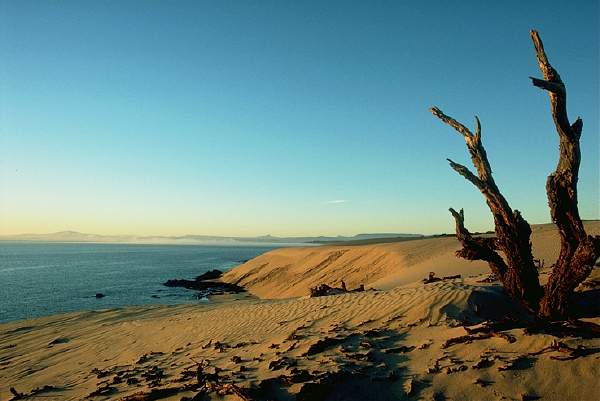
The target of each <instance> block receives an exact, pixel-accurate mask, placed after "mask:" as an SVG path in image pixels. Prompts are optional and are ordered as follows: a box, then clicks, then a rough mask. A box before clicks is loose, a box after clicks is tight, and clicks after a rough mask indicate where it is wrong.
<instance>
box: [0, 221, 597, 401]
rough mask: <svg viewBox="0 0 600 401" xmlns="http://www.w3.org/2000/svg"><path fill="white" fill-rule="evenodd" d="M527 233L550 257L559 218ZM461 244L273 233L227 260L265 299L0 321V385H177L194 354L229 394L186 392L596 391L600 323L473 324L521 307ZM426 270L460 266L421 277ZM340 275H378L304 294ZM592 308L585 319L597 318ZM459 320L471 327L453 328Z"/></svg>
mask: <svg viewBox="0 0 600 401" xmlns="http://www.w3.org/2000/svg"><path fill="white" fill-rule="evenodd" d="M599 227H600V225H599V224H598V223H597V222H594V223H591V224H590V225H589V227H588V230H589V232H590V233H594V231H595V232H596V233H597V232H598V228H599ZM533 244H534V249H535V251H536V256H537V257H540V255H542V256H541V257H542V258H544V259H545V263H546V266H549V265H551V264H552V261H553V260H554V258H555V257H556V251H557V247H558V241H557V238H556V231H554V230H553V228H552V227H551V226H549V225H548V226H536V227H534V235H533ZM457 248H458V244H457V241H456V239H454V238H437V239H431V240H429V239H427V240H418V241H409V242H403V243H396V244H393V243H392V244H381V245H368V246H336V247H318V248H315V247H313V248H297V249H296V248H294V249H280V250H276V251H272V252H269V253H267V254H265V255H262V256H260V257H258V258H256V259H254V260H251V261H249V262H247V263H245V264H244V265H242V266H240V267H238V268H236V269H234V270H233V271H231V272H230V273H228V274H226V275H225V279H226V280H228V281H237V280H240V284H242V285H244V286H247V288H248V289H249V290H250V292H251V293H252V294H253V295H255V296H259V297H261V298H264V299H258V298H252V297H242V298H241V299H240V298H236V297H228V298H227V299H226V300H221V301H217V302H212V303H209V304H202V305H197V306H196V305H185V306H152V307H130V308H123V309H114V310H104V311H94V312H79V313H70V314H65V315H57V316H50V317H44V318H38V319H31V320H27V321H19V322H12V323H6V324H2V325H0V400H3V401H4V400H8V399H10V398H11V397H12V395H11V393H10V391H9V389H10V387H14V388H15V389H16V391H17V392H20V393H30V392H32V391H33V392H34V393H36V390H35V389H38V390H41V391H38V392H37V393H36V394H35V395H34V396H33V397H31V399H44V400H80V399H86V398H87V399H91V400H106V399H114V400H119V399H129V400H132V399H165V400H181V399H185V398H182V397H190V398H191V397H194V395H195V394H197V393H198V388H197V387H198V386H197V383H198V379H197V375H198V366H199V365H200V366H205V365H206V366H205V367H204V368H203V369H202V371H201V373H202V377H203V378H206V377H207V376H206V375H209V376H208V377H209V379H208V380H209V381H210V382H218V383H225V384H226V385H225V386H221V387H219V388H216V389H220V390H222V391H223V392H228V393H229V394H223V395H218V394H217V392H216V391H215V392H212V393H210V394H209V395H207V396H206V398H202V397H199V396H198V397H196V399H226V400H236V399H244V397H247V399H277V400H279V399H281V400H286V399H290V400H293V399H298V400H302V399H304V400H310V399H314V400H319V399H330V400H343V399H350V400H369V399H372V400H387V399H408V400H413V399H424V400H534V399H542V400H598V399H600V384H599V382H598V380H597V378H598V377H599V375H600V359H599V358H600V338H598V336H597V335H596V336H581V335H580V334H581V333H580V332H577V333H579V334H574V332H571V333H566V334H565V333H556V332H548V331H546V332H544V331H535V330H528V329H526V328H525V327H524V326H519V325H516V326H510V325H508V326H506V327H503V328H501V329H494V330H491V329H490V328H489V327H487V326H486V325H482V324H481V322H485V321H488V320H490V319H492V320H497V319H498V318H500V317H502V316H510V317H525V315H524V313H523V312H522V311H521V310H520V308H519V306H518V305H515V304H514V303H513V302H511V301H510V300H509V299H508V298H507V297H506V296H505V295H504V294H503V292H502V290H501V288H500V287H499V286H498V285H496V284H482V283H478V282H477V281H478V280H480V279H481V278H483V277H485V276H486V274H487V268H485V266H483V265H480V264H479V263H468V262H465V261H461V260H460V259H457V258H455V256H454V255H453V252H454V250H455V249H457ZM429 271H435V272H437V273H438V275H440V276H442V275H445V274H462V275H463V278H461V279H453V280H444V281H440V282H435V283H430V284H423V283H422V282H420V281H419V280H420V279H422V278H423V277H425V276H427V274H428V272H429ZM544 273H547V269H546V271H545V272H544ZM593 275H594V278H598V277H599V276H600V275H599V274H598V269H595V271H594V273H593ZM468 276H473V277H468ZM342 279H343V280H345V281H346V283H347V284H348V287H354V286H357V285H359V284H366V286H367V287H373V288H377V290H367V291H365V292H357V293H347V294H342V295H335V296H325V297H318V298H308V297H306V294H307V293H308V288H309V287H311V286H313V285H315V283H327V284H336V283H338V282H339V280H342ZM286 282H287V284H286ZM289 297H296V298H289ZM595 304H596V306H597V301H595ZM592 312H593V311H592ZM597 312H598V311H596V313H588V316H587V317H586V318H584V319H582V320H583V321H588V322H594V323H596V324H600V314H598V313H597ZM465 325H467V326H468V327H471V330H474V332H473V333H472V334H471V336H472V337H470V338H468V341H467V342H460V340H461V337H463V336H465V335H467V334H468V333H467V330H468V327H467V329H465V327H464V326H465ZM565 330H567V331H568V329H567V328H566V329H565ZM586 337H589V338H586ZM456 338H459V340H456V341H457V342H456V343H453V342H454V340H452V339H456ZM449 340H450V341H449ZM462 340H465V338H464V337H463V338H462ZM215 374H216V375H217V376H218V379H217V378H216V377H215V376H214V375H215ZM231 384H233V386H232V385H231ZM44 386H47V387H44ZM239 389H241V390H240V391H241V393H238V394H236V392H237V391H238V390H239ZM245 389H252V390H251V391H245ZM136 394H137V395H136ZM250 397H252V398H250Z"/></svg>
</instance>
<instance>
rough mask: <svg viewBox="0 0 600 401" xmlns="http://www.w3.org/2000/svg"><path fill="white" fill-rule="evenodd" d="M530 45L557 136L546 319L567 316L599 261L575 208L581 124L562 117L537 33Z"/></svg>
mask: <svg viewBox="0 0 600 401" xmlns="http://www.w3.org/2000/svg"><path fill="white" fill-rule="evenodd" d="M530 34H531V40H532V41H533V45H534V48H535V53H536V57H537V61H538V65H539V67H540V71H541V72H542V75H543V77H544V79H543V80H542V79H538V78H533V77H532V78H531V80H532V83H533V85H534V86H536V87H538V88H541V89H544V90H546V91H548V95H549V97H550V111H551V113H552V119H553V120H554V125H555V127H556V132H557V133H558V137H559V160H558V164H557V166H556V170H555V171H554V172H553V173H552V174H550V175H549V176H548V180H547V181H546V193H547V195H548V204H549V206H550V214H551V216H552V221H553V222H554V223H555V224H556V225H557V227H558V231H559V233H560V240H561V241H560V242H561V246H560V254H559V257H558V260H557V261H556V264H555V267H554V269H553V271H552V274H551V275H550V278H549V279H548V284H547V285H546V288H545V293H544V297H543V299H542V301H541V304H540V314H541V315H542V316H546V317H557V316H564V315H566V314H567V312H568V311H567V308H568V303H569V297H570V296H571V293H572V292H573V290H574V289H575V287H577V286H578V285H579V283H581V282H582V281H583V280H585V279H586V278H587V276H588V275H589V274H590V272H591V271H592V266H593V264H594V262H595V260H596V259H597V258H598V257H599V256H600V237H592V236H588V235H587V234H586V232H585V229H584V227H583V223H582V221H581V218H580V217H579V209H578V207H577V181H578V177H579V165H580V163H581V151H580V147H579V138H580V137H581V132H582V128H583V121H582V120H581V118H577V119H576V120H575V122H574V123H573V124H571V123H570V122H569V117H568V115H567V90H566V87H565V84H564V83H563V81H562V79H561V78H560V75H559V74H558V71H556V69H555V68H554V67H552V65H551V64H550V61H549V60H548V56H547V55H546V51H545V50H544V45H543V43H542V40H541V38H540V36H539V34H538V33H537V31H534V30H532V31H531V32H530Z"/></svg>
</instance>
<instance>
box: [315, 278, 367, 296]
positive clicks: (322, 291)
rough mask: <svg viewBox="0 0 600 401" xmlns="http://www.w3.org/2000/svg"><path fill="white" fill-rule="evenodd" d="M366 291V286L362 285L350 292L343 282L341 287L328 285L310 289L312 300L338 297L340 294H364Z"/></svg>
mask: <svg viewBox="0 0 600 401" xmlns="http://www.w3.org/2000/svg"><path fill="white" fill-rule="evenodd" d="M364 290H365V286H364V284H361V285H360V286H358V287H357V288H355V289H353V290H348V289H347V288H346V283H344V281H343V280H342V284H341V286H340V287H331V286H329V285H327V284H320V285H318V286H316V287H312V288H310V297H311V298H314V297H324V296H327V295H338V294H345V293H348V292H363V291H364Z"/></svg>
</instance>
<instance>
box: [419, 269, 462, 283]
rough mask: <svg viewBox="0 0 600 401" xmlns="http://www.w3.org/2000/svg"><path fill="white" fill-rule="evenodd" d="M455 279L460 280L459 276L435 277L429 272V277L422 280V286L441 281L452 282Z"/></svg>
mask: <svg viewBox="0 0 600 401" xmlns="http://www.w3.org/2000/svg"><path fill="white" fill-rule="evenodd" d="M456 278H461V275H460V274H455V275H454V276H444V277H436V276H435V272H429V276H428V277H427V278H424V279H423V284H429V283H435V282H436V281H442V280H454V279H456Z"/></svg>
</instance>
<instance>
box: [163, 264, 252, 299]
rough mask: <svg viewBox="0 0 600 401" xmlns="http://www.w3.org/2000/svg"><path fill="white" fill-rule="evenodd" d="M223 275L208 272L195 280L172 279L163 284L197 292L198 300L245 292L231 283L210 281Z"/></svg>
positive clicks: (217, 271) (221, 273) (218, 271)
mask: <svg viewBox="0 0 600 401" xmlns="http://www.w3.org/2000/svg"><path fill="white" fill-rule="evenodd" d="M222 275H223V272H222V271H220V270H217V269H214V270H211V271H208V272H206V273H203V274H201V275H199V276H198V277H196V279H195V280H186V279H172V280H167V281H166V282H165V283H163V285H164V286H166V287H183V288H187V289H188V290H196V291H199V294H198V295H199V296H198V297H199V298H202V297H205V296H208V295H218V294H237V293H240V292H244V291H246V290H245V289H244V288H243V287H240V286H239V285H235V284H231V283H223V282H221V281H211V280H214V279H218V278H219V277H221V276H222Z"/></svg>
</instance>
